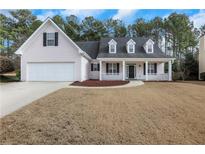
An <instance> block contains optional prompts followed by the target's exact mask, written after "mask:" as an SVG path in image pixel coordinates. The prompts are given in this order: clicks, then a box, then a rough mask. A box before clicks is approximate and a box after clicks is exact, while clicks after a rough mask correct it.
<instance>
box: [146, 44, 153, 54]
mask: <svg viewBox="0 0 205 154" xmlns="http://www.w3.org/2000/svg"><path fill="white" fill-rule="evenodd" d="M147 48H148V50H147V52H148V53H152V52H153V51H152V49H153V45H152V44H148V47H147Z"/></svg>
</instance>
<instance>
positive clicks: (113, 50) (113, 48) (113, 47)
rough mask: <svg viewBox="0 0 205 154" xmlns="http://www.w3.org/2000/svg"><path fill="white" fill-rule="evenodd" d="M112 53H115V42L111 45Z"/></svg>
mask: <svg viewBox="0 0 205 154" xmlns="http://www.w3.org/2000/svg"><path fill="white" fill-rule="evenodd" d="M110 53H115V45H114V44H111V45H110Z"/></svg>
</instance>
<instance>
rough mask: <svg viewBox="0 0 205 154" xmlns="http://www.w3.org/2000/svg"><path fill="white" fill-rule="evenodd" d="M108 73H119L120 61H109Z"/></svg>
mask: <svg viewBox="0 0 205 154" xmlns="http://www.w3.org/2000/svg"><path fill="white" fill-rule="evenodd" d="M106 65H107V66H106V73H107V74H111V75H117V74H119V63H107V64H106Z"/></svg>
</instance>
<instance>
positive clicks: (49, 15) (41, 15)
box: [37, 11, 56, 21]
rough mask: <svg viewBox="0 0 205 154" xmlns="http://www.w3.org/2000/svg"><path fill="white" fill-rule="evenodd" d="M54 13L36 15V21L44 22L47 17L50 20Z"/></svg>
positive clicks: (47, 12)
mask: <svg viewBox="0 0 205 154" xmlns="http://www.w3.org/2000/svg"><path fill="white" fill-rule="evenodd" d="M54 15H56V13H55V12H54V11H45V12H43V13H41V14H39V15H37V19H39V20H42V21H44V20H45V19H46V18H47V17H50V18H52V17H53V16H54Z"/></svg>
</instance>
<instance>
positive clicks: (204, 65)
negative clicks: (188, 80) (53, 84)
mask: <svg viewBox="0 0 205 154" xmlns="http://www.w3.org/2000/svg"><path fill="white" fill-rule="evenodd" d="M199 44H200V46H199V79H201V78H200V77H201V73H205V35H204V36H202V37H201V39H200V43H199Z"/></svg>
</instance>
